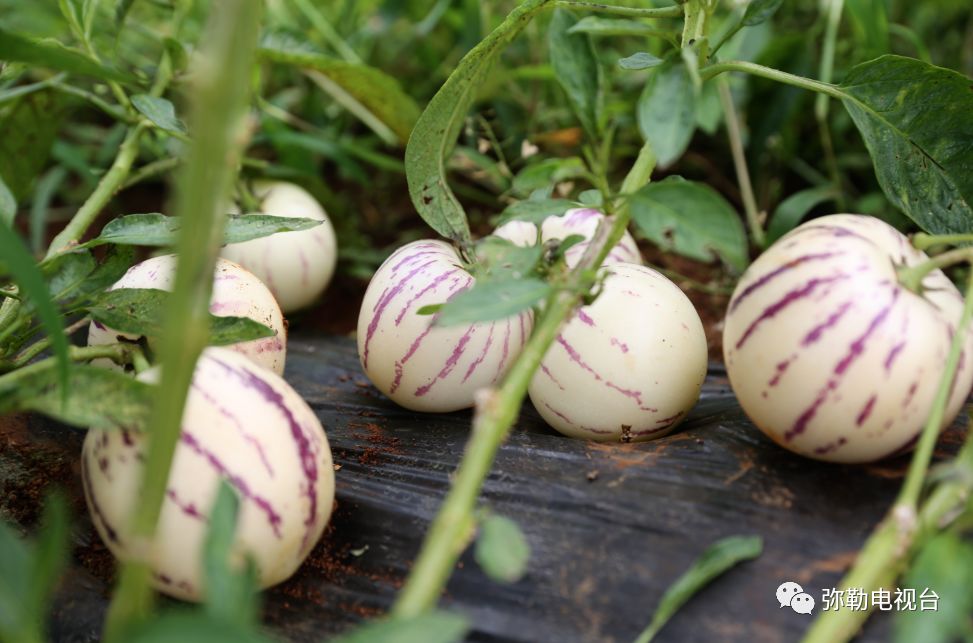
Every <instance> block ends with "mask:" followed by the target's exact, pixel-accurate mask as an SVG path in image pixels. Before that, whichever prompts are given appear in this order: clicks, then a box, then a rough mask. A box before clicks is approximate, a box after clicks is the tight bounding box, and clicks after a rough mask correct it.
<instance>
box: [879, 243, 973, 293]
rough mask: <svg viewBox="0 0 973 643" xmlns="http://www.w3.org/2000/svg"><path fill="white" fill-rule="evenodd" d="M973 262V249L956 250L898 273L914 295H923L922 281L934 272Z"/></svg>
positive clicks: (905, 267) (901, 269)
mask: <svg viewBox="0 0 973 643" xmlns="http://www.w3.org/2000/svg"><path fill="white" fill-rule="evenodd" d="M971 260H973V248H956V249H955V250H950V251H948V252H944V253H942V254H941V255H936V256H935V257H931V258H929V259H928V260H926V261H923V262H922V263H920V264H919V265H917V266H904V267H902V268H899V269H898V271H897V274H898V279H899V283H900V284H901V285H902V287H903V288H906V289H907V290H910V291H912V292H914V293H917V294H920V293H922V280H923V279H925V278H926V275H928V274H929V273H930V272H932V271H933V270H939V269H940V268H945V267H947V266H951V265H953V264H956V263H960V262H961V261H971Z"/></svg>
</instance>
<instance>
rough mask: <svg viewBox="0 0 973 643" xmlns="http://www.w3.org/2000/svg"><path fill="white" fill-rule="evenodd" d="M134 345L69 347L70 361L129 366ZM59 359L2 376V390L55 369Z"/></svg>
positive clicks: (22, 367) (27, 365) (29, 365)
mask: <svg viewBox="0 0 973 643" xmlns="http://www.w3.org/2000/svg"><path fill="white" fill-rule="evenodd" d="M133 347H134V344H102V345H100V346H69V347H68V359H69V360H71V361H72V362H87V361H90V360H93V359H110V360H112V361H113V362H115V363H116V364H123V365H124V364H128V363H129V362H130V361H131V353H132V348H133ZM56 364H57V357H48V358H45V359H42V360H40V361H38V362H34V363H33V364H26V365H25V366H21V367H19V368H17V369H16V370H14V371H11V372H9V373H6V374H5V375H3V376H0V390H3V389H7V388H10V387H11V386H12V385H13V384H14V383H16V382H17V381H19V380H21V379H23V378H25V377H28V376H30V375H33V374H34V373H39V372H41V371H44V370H47V369H50V368H53V367H54V366H56Z"/></svg>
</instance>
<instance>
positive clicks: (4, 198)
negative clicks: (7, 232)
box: [0, 176, 17, 228]
mask: <svg viewBox="0 0 973 643" xmlns="http://www.w3.org/2000/svg"><path fill="white" fill-rule="evenodd" d="M15 216H17V199H16V198H14V195H13V192H11V191H10V188H8V187H7V184H6V183H4V181H3V177H2V176H0V225H5V226H8V227H11V228H12V227H13V224H14V217H15Z"/></svg>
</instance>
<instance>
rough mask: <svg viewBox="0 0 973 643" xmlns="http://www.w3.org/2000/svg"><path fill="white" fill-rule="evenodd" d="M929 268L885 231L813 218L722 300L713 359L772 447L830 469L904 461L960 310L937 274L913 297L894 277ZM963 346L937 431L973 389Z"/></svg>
mask: <svg viewBox="0 0 973 643" xmlns="http://www.w3.org/2000/svg"><path fill="white" fill-rule="evenodd" d="M927 258H928V257H927V256H926V255H925V253H922V252H919V251H918V250H916V249H914V248H913V247H912V246H911V245H910V244H909V240H908V239H907V238H906V237H905V236H904V235H902V234H901V233H899V232H898V231H897V230H895V229H894V228H892V227H891V226H889V225H888V224H886V223H884V222H883V221H880V220H878V219H875V218H873V217H866V216H860V215H852V214H836V215H832V216H826V217H821V218H819V219H814V220H812V221H810V222H808V223H805V224H804V225H801V226H799V227H798V228H795V229H794V230H792V231H791V232H790V233H789V234H787V235H785V236H784V237H782V238H781V239H780V240H778V241H777V243H775V244H774V245H773V246H771V247H770V248H769V249H767V250H766V251H765V252H764V253H763V254H762V255H761V256H760V257H759V258H758V259H757V260H756V261H755V262H754V263H753V264H752V265H751V266H750V267H749V268H748V269H747V271H746V273H744V275H743V277H742V278H741V280H740V282H739V284H738V285H737V288H736V291H735V292H734V294H733V297H732V299H731V300H730V303H729V307H728V310H727V314H726V322H725V326H724V331H723V354H724V359H725V361H726V368H727V372H728V374H729V377H730V383H731V385H732V386H733V390H734V392H735V393H736V396H737V398H738V399H739V400H740V404H741V405H742V406H743V409H744V411H746V413H747V415H748V416H749V417H750V419H751V420H753V422H754V424H756V425H757V426H758V427H759V428H760V429H761V430H762V431H763V432H764V433H766V434H767V435H768V436H769V437H770V438H771V439H773V440H774V441H775V442H777V443H778V444H780V445H781V446H783V447H785V448H787V449H789V450H791V451H793V452H795V453H799V454H801V455H804V456H808V457H811V458H816V459H819V460H827V461H832V462H869V461H874V460H879V459H882V458H884V457H887V456H892V455H896V454H900V453H904V452H907V451H909V450H910V449H911V448H912V446H913V445H914V444H915V442H916V440H917V439H918V435H919V432H920V431H921V429H922V426H923V425H924V423H925V421H926V418H927V417H928V415H929V411H930V408H931V406H932V401H933V397H934V396H935V394H936V389H937V387H938V385H939V378H940V375H941V373H942V369H943V367H944V365H945V362H946V356H947V353H948V351H949V345H950V341H951V337H952V335H953V333H954V331H955V329H956V324H957V323H958V322H959V319H960V315H961V311H962V307H963V300H962V296H961V295H960V293H959V291H958V290H957V289H956V287H955V286H954V285H953V284H952V283H951V282H950V280H949V279H948V278H947V277H946V276H945V275H944V274H943V273H942V272H941V271H939V270H936V271H933V272H932V273H930V274H929V275H928V276H927V277H926V278H925V279H924V281H923V284H922V285H923V292H922V294H921V295H919V294H915V293H913V292H911V291H909V290H907V289H905V288H903V287H902V286H901V285H900V284H899V282H898V279H897V275H896V266H902V265H905V266H914V265H916V264H919V263H922V262H923V261H925V260H926V259H927ZM971 355H973V333H971V334H970V335H969V336H968V337H967V338H966V341H965V344H964V348H963V352H962V355H961V359H960V368H959V370H958V372H957V375H956V377H955V378H954V380H953V383H952V392H951V395H950V398H949V403H948V406H947V412H946V418H945V420H944V426H945V425H946V424H948V423H949V422H951V421H952V419H953V418H954V417H955V416H956V414H957V413H958V412H959V410H960V408H961V406H962V404H963V401H964V400H965V399H966V397H967V394H968V393H969V391H970V386H971V384H973V363H971V361H973V360H971Z"/></svg>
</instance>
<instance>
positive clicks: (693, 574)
mask: <svg viewBox="0 0 973 643" xmlns="http://www.w3.org/2000/svg"><path fill="white" fill-rule="evenodd" d="M762 551H763V540H762V539H761V538H760V537H759V536H730V537H729V538H724V539H723V540H720V541H718V542H716V543H714V544H712V545H710V546H709V547H708V548H707V549H706V551H704V552H703V554H702V555H701V556H700V557H699V558H698V559H696V561H695V562H694V563H693V564H692V566H691V567H690V568H689V569H688V570H686V572H685V573H683V575H682V576H680V577H679V578H678V579H676V582H674V583H673V584H672V585H670V586H669V589H667V590H666V593H665V594H663V595H662V600H660V601H659V606H658V607H657V608H656V610H655V615H654V616H653V617H652V622H651V623H650V624H649V627H648V628H647V629H646V630H645V631H644V632H642V634H641V635H640V636H639V637H638V638H637V639H636V643H648V642H649V641H651V640H652V638H653V637H654V636H655V635H656V634H657V633H658V632H659V630H661V629H662V627H663V626H664V625H665V624H666V622H668V620H669V619H670V618H672V615H673V614H675V613H676V612H677V611H678V610H679V608H680V607H682V606H683V605H684V604H685V603H686V602H687V601H688V600H689V599H691V598H692V597H693V595H695V594H696V593H697V592H699V590H701V589H703V588H704V587H706V585H708V584H709V583H710V582H712V581H713V580H714V579H715V578H717V577H719V576H721V575H722V574H723V573H725V572H726V571H727V570H729V569H730V568H732V567H733V566H734V565H737V564H739V563H742V562H744V561H747V560H751V559H753V558H756V557H757V556H759V555H760V553H761V552H762Z"/></svg>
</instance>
